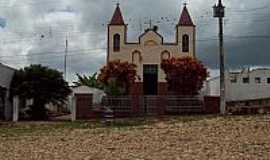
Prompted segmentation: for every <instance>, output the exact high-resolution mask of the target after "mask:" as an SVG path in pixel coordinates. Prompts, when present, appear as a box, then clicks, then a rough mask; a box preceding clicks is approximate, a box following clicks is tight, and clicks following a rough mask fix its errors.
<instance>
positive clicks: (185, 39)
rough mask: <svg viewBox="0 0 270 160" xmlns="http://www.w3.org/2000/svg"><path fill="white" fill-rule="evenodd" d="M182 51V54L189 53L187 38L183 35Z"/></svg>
mask: <svg viewBox="0 0 270 160" xmlns="http://www.w3.org/2000/svg"><path fill="white" fill-rule="evenodd" d="M182 51H183V52H189V36H188V35H187V34H185V35H183V39H182Z"/></svg>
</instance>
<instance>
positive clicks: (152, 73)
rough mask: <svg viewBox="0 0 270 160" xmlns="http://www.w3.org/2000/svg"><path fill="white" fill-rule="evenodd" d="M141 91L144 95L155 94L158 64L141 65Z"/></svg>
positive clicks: (156, 90) (156, 91)
mask: <svg viewBox="0 0 270 160" xmlns="http://www.w3.org/2000/svg"><path fill="white" fill-rule="evenodd" d="M143 91H144V95H157V93H158V65H143Z"/></svg>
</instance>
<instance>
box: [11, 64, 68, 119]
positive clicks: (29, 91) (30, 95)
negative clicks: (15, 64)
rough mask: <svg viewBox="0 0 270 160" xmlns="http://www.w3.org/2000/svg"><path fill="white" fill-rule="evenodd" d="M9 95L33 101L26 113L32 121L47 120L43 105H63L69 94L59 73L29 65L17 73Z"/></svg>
mask: <svg viewBox="0 0 270 160" xmlns="http://www.w3.org/2000/svg"><path fill="white" fill-rule="evenodd" d="M11 88H12V90H11V94H12V95H13V96H14V95H17V96H19V97H20V98H22V99H33V105H32V106H30V110H29V112H28V114H29V116H30V117H31V118H32V119H33V120H44V119H47V118H48V114H47V110H46V108H45V105H46V104H48V103H52V104H55V105H59V104H64V103H65V101H66V100H67V96H68V95H69V94H70V93H71V90H70V88H69V86H68V83H67V82H66V81H65V80H64V78H63V75H62V73H61V72H59V71H57V70H54V69H50V68H48V67H44V66H41V65H31V66H29V67H25V68H23V69H21V70H19V71H17V72H16V73H15V75H14V78H13V80H12V83H11Z"/></svg>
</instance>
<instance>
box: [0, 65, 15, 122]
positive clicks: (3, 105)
mask: <svg viewBox="0 0 270 160" xmlns="http://www.w3.org/2000/svg"><path fill="white" fill-rule="evenodd" d="M15 71H16V70H15V69H13V68H11V67H8V66H6V65H3V64H1V63H0V87H1V88H2V89H5V95H4V97H1V98H0V119H3V118H4V119H10V118H11V117H12V107H11V104H10V102H9V97H8V95H9V90H10V84H11V81H12V78H13V75H14V73H15Z"/></svg>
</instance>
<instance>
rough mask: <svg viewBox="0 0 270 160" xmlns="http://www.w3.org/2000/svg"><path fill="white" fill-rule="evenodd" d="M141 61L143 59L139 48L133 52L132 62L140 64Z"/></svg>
mask: <svg viewBox="0 0 270 160" xmlns="http://www.w3.org/2000/svg"><path fill="white" fill-rule="evenodd" d="M141 61H142V55H141V52H140V51H138V50H135V51H134V52H132V63H133V64H139V63H140V62H141Z"/></svg>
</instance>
